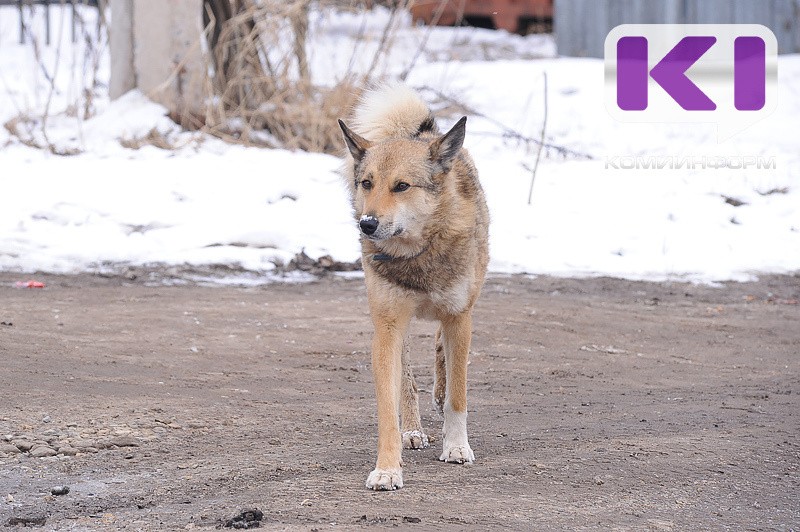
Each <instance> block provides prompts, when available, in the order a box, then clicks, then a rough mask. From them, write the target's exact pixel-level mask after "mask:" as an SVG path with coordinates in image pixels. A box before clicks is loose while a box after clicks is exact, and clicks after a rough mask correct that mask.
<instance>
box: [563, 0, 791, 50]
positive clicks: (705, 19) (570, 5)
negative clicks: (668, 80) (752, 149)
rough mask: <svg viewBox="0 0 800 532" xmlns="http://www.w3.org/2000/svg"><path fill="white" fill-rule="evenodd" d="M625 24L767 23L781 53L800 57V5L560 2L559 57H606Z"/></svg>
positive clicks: (737, 0) (710, 0)
mask: <svg viewBox="0 0 800 532" xmlns="http://www.w3.org/2000/svg"><path fill="white" fill-rule="evenodd" d="M620 24H763V25H764V26H766V27H768V28H769V29H771V30H772V32H773V33H774V34H775V37H777V39H778V53H781V54H791V53H800V0H659V1H655V0H555V6H554V14H553V26H554V28H553V31H554V33H555V38H556V45H557V46H558V53H559V54H560V55H567V56H587V57H603V45H604V42H605V39H606V35H607V34H608V32H609V31H610V30H611V29H612V28H613V27H615V26H618V25H620Z"/></svg>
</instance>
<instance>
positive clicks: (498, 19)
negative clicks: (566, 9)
mask: <svg viewBox="0 0 800 532" xmlns="http://www.w3.org/2000/svg"><path fill="white" fill-rule="evenodd" d="M440 11H441V14H440V15H439V19H438V21H437V20H436V15H437V14H438V13H439V12H440ZM411 15H412V17H413V19H414V22H417V21H422V22H424V23H425V24H432V23H436V24H438V25H440V26H453V25H455V24H460V23H462V22H466V23H468V24H470V25H476V26H484V27H494V28H496V29H503V30H506V31H510V32H518V33H528V32H529V31H530V30H531V29H532V28H533V29H540V28H542V27H551V26H552V20H553V0H419V1H416V2H414V3H413V4H412V6H411Z"/></svg>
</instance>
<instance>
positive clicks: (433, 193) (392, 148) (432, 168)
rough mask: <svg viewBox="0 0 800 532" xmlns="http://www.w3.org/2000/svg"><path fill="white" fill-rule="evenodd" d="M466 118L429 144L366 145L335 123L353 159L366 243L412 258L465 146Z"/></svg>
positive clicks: (391, 142)
mask: <svg viewBox="0 0 800 532" xmlns="http://www.w3.org/2000/svg"><path fill="white" fill-rule="evenodd" d="M466 122H467V118H466V117H463V118H461V120H459V121H458V122H457V123H456V125H455V126H453V128H452V129H451V130H450V131H448V132H447V133H445V134H444V135H442V136H440V137H436V138H433V139H432V140H421V139H390V140H386V141H383V142H377V143H374V142H370V141H369V140H367V139H365V138H363V137H361V136H360V135H358V134H356V133H355V132H353V131H352V130H350V128H348V127H347V125H346V124H345V123H344V122H342V121H341V120H339V126H340V127H341V128H342V132H343V133H344V140H345V143H346V144H347V148H348V149H349V150H350V155H352V157H353V187H354V188H353V194H354V197H353V204H354V207H355V210H356V216H357V218H358V220H359V228H360V229H361V233H362V234H363V235H364V237H365V238H367V239H369V240H371V241H373V242H375V243H376V245H377V246H378V247H379V248H381V249H383V250H385V251H389V252H392V251H394V252H395V253H397V252H399V254H401V255H404V254H413V252H414V250H416V251H419V248H420V247H422V246H424V242H423V240H424V239H425V237H426V232H425V228H426V227H428V225H429V222H430V220H431V218H432V217H433V216H434V213H435V211H436V209H437V206H438V204H439V200H440V195H441V194H442V193H443V189H444V188H445V185H446V183H445V181H446V179H447V175H448V173H449V172H450V169H451V168H452V166H453V163H454V161H455V160H456V158H457V156H458V153H459V151H460V150H461V146H462V145H463V143H464V134H465V130H466Z"/></svg>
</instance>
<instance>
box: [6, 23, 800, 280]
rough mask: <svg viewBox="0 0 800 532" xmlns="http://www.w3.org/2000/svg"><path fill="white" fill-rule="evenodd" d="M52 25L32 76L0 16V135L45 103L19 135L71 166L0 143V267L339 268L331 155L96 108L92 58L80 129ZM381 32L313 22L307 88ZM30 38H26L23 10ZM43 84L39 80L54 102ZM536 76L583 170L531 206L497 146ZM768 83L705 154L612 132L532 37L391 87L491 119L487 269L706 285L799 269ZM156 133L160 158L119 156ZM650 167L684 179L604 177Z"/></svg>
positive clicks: (547, 172)
mask: <svg viewBox="0 0 800 532" xmlns="http://www.w3.org/2000/svg"><path fill="white" fill-rule="evenodd" d="M84 15H85V16H86V17H87V18H89V17H91V12H90V11H86V12H85V13H84ZM52 17H53V22H54V28H55V29H54V31H53V33H54V41H56V42H57V41H58V39H57V37H58V34H59V28H64V30H63V34H62V35H61V42H62V45H61V46H60V47H59V46H56V44H55V42H54V44H53V45H51V46H44V44H43V42H42V43H40V46H39V50H40V53H41V57H42V63H43V65H44V68H42V67H41V66H39V65H38V64H37V61H36V60H35V57H34V51H33V47H31V46H30V45H26V46H21V45H19V44H18V29H17V28H18V22H19V21H18V19H17V15H16V10H15V9H14V8H0V122H2V123H5V122H7V121H8V120H10V119H12V118H13V117H15V116H18V115H19V114H21V113H22V114H25V115H28V116H35V115H37V114H38V115H41V114H42V112H43V110H44V109H45V107H46V106H47V105H48V101H49V102H50V103H49V108H50V114H51V117H50V118H49V120H48V123H47V127H46V131H47V138H46V139H45V138H44V136H43V135H42V132H41V130H42V127H41V124H33V130H32V133H33V135H34V138H35V139H37V141H39V142H49V143H51V144H52V145H54V146H55V147H56V148H57V151H61V152H65V153H78V154H76V155H72V156H68V157H67V156H57V155H53V154H51V153H49V152H48V151H47V150H42V149H37V148H34V147H29V146H27V145H24V144H22V143H20V142H19V141H18V139H16V138H15V137H13V136H12V135H10V133H9V132H8V131H7V130H6V129H0V186H2V188H0V270H10V271H35V270H42V271H51V272H77V271H94V270H99V269H104V268H111V267H114V266H118V265H124V264H131V265H142V264H149V263H164V264H171V265H182V264H192V265H210V264H224V265H235V266H238V267H241V268H244V269H246V270H251V271H253V272H269V271H270V270H273V269H274V268H275V264H276V263H282V262H286V261H288V260H289V259H291V258H292V257H293V256H294V255H295V254H296V253H298V252H300V251H301V250H305V252H306V253H307V254H308V255H310V256H312V257H319V256H321V255H326V254H329V255H331V256H333V258H334V259H337V260H342V261H352V260H354V259H356V258H357V257H358V254H359V253H358V237H357V232H356V230H355V226H354V223H353V221H352V218H351V215H350V211H349V204H348V201H347V198H346V195H345V191H344V188H343V187H342V186H341V183H340V178H339V177H338V175H337V173H336V172H337V169H338V167H339V164H340V163H339V161H338V160H337V159H336V158H334V157H330V156H326V155H316V154H307V153H300V152H294V153H292V152H287V151H281V150H266V149H257V148H244V147H240V146H231V145H226V144H223V143H222V142H220V141H218V140H215V139H211V138H208V137H205V136H202V135H199V134H195V133H182V132H180V131H178V129H177V127H176V126H175V125H174V124H172V123H171V122H170V121H169V120H168V119H167V118H166V117H165V116H164V109H162V108H161V107H159V106H158V105H156V104H153V103H151V102H149V101H148V100H146V98H144V97H143V96H142V95H141V94H138V93H135V92H134V93H130V94H128V95H127V96H125V97H123V98H122V99H120V100H118V101H116V102H109V101H108V97H107V89H106V85H107V79H108V71H109V68H108V62H109V58H108V50H107V47H105V46H102V45H101V46H99V47H98V50H97V54H96V60H97V77H98V79H99V80H100V81H101V83H100V85H99V87H98V88H97V90H96V91H95V95H94V99H93V102H92V106H93V107H94V109H95V111H97V114H96V115H95V116H94V117H93V118H91V119H89V120H79V119H77V118H75V114H76V113H75V111H76V110H77V111H79V110H80V107H81V106H80V105H79V106H78V108H76V107H75V106H74V105H72V104H74V103H75V102H76V101H82V99H83V95H82V92H81V90H82V88H83V87H86V86H89V83H88V82H87V81H86V80H87V78H90V77H91V76H92V73H93V68H92V65H91V62H90V63H89V64H87V63H86V61H85V58H86V57H87V54H86V53H85V50H84V48H83V47H84V44H83V43H79V44H78V45H74V46H73V45H72V44H71V42H70V39H69V20H68V17H63V16H62V15H61V13H60V10H58V9H54V10H53V15H52ZM386 18H387V13H386V12H384V11H377V12H375V13H372V14H370V15H369V16H368V17H367V18H366V19H362V17H361V16H359V15H343V14H336V13H333V12H330V11H326V12H324V13H317V14H314V16H313V20H312V22H313V28H312V29H313V31H312V32H311V38H310V44H309V48H310V50H309V55H310V62H311V68H312V72H313V73H314V76H315V77H316V80H317V81H318V82H321V83H329V82H332V81H335V80H336V79H337V78H339V77H341V76H343V75H344V73H345V72H347V71H348V69H352V70H355V71H358V70H359V69H363V68H366V67H367V65H368V64H369V63H370V61H371V58H372V54H371V50H373V49H374V48H375V47H376V46H377V42H378V39H379V33H380V31H382V28H383V24H384V23H385V20H386ZM29 22H31V23H32V24H33V27H34V28H37V27H40V26H41V12H39V15H38V16H37V17H34V18H33V19H31V20H30V21H29ZM402 24H403V27H402V29H401V31H400V32H399V33H398V35H397V39H396V41H395V43H394V46H393V48H392V53H391V54H390V56H389V57H388V58H386V60H385V61H382V62H381V63H380V64H379V69H380V70H381V71H382V72H385V73H386V74H387V75H390V76H391V75H397V74H399V73H401V72H403V71H404V70H405V69H406V68H407V67H408V66H409V63H410V61H411V58H412V57H413V56H414V54H415V52H416V50H417V49H418V47H419V42H420V40H421V39H422V37H423V36H424V34H425V30H424V29H423V28H415V27H412V26H411V24H410V20H408V19H407V18H406V19H404V20H403V21H402ZM87 28H89V31H91V28H92V22H91V20H90V21H89V22H88V26H87ZM362 28H363V36H362V39H360V40H359V41H357V42H356V41H354V40H353V38H352V36H353V35H356V34H357V33H359V31H361V29H362ZM354 47H357V53H356V54H353V53H352V51H353V48H354ZM56 65H57V66H56ZM44 71H47V75H48V76H53V77H54V78H55V80H56V84H55V87H56V89H55V90H54V91H53V92H52V95H51V94H50V90H49V89H50V87H49V84H48V83H47V82H46V76H45V74H44ZM544 72H546V73H547V78H548V84H549V88H548V98H549V112H548V124H547V142H549V143H551V144H554V145H558V146H564V147H566V148H569V149H570V150H573V151H574V152H578V153H582V154H586V155H587V156H589V158H584V157H576V156H567V157H563V156H561V155H559V154H558V153H557V151H556V150H553V149H550V150H546V151H545V152H544V154H543V155H544V156H543V159H542V161H541V163H540V166H539V169H538V173H537V176H536V183H535V187H534V192H533V204H532V205H530V206H529V205H528V204H527V195H528V188H529V185H530V179H531V170H530V168H532V167H533V164H534V160H535V155H536V150H535V147H534V146H525V145H524V143H522V142H520V141H518V140H516V139H514V138H511V137H509V136H508V135H504V132H507V131H508V130H512V131H516V132H517V133H520V134H523V135H526V136H530V137H538V135H539V131H540V129H541V125H542V119H543V73H544ZM778 72H779V90H780V93H779V104H778V105H779V106H778V110H777V111H776V112H775V113H774V114H773V115H771V116H770V117H769V118H767V119H765V120H763V121H761V122H759V123H757V124H755V125H754V126H752V127H751V128H749V129H748V130H746V131H745V132H743V133H741V134H739V135H737V136H736V137H734V138H732V139H730V140H728V141H726V142H723V143H720V144H718V143H717V141H716V129H715V126H714V125H713V124H691V125H687V124H627V123H619V122H615V121H614V120H612V119H611V118H610V116H609V115H608V114H607V112H606V111H605V108H604V104H603V66H602V62H601V61H600V60H594V59H568V58H556V57H555V51H554V47H553V43H552V41H551V40H550V39H549V38H546V37H541V36H530V37H527V38H522V37H518V36H511V35H508V34H505V33H503V32H491V31H486V30H476V29H468V28H461V29H454V28H437V29H435V30H434V31H433V32H432V33H431V35H430V39H429V41H428V46H427V51H426V52H425V53H423V54H422V55H421V56H420V58H419V60H418V61H417V62H416V64H415V65H414V66H413V68H412V69H411V72H410V75H409V77H408V82H409V83H410V84H411V85H412V86H415V87H420V88H424V89H423V95H425V96H426V97H431V98H432V97H433V92H432V91H431V90H430V89H431V88H433V89H435V90H437V91H440V92H443V93H445V94H448V95H451V96H453V97H455V98H457V99H458V100H459V101H461V102H463V103H465V104H467V105H468V106H469V107H470V108H472V109H475V110H476V111H478V112H479V113H480V114H481V115H483V116H487V117H491V120H489V119H486V118H482V117H480V116H472V117H470V120H469V122H468V126H467V127H468V133H467V140H466V146H467V147H468V148H469V149H470V151H471V152H472V154H473V156H474V158H475V160H476V163H477V165H478V168H479V170H480V172H481V179H482V182H483V185H484V188H485V189H486V192H487V197H488V201H489V206H490V210H491V213H492V227H491V254H492V262H491V264H490V269H491V270H492V271H493V272H527V273H532V274H553V275H560V276H594V275H610V276H617V277H624V278H633V279H651V280H656V279H688V280H693V281H701V282H711V281H716V280H725V279H746V278H750V277H752V276H754V275H757V274H758V273H761V272H764V273H766V272H770V273H787V272H793V271H797V270H800V140H799V139H798V127H797V124H798V123H800V56H796V55H795V56H782V57H781V58H780V61H779V71H778ZM65 111H66V112H65ZM78 114H79V113H78ZM457 118H458V116H453V117H451V120H455V119H457ZM448 125H449V124H443V126H445V127H446V126H448ZM154 129H155V130H156V131H158V132H160V133H161V134H163V135H165V136H166V137H167V138H169V140H170V141H171V142H172V143H173V144H176V145H177V146H178V147H177V148H175V149H173V150H162V149H159V148H156V147H153V146H144V147H142V148H141V149H138V150H137V149H130V148H125V147H123V145H122V144H121V143H120V141H121V140H127V141H131V140H135V139H139V138H142V137H144V136H146V135H147V134H148V133H149V132H150V131H151V130H154ZM651 156H656V157H662V158H664V157H671V158H673V159H674V160H679V159H680V158H684V157H690V158H691V160H693V161H695V162H696V163H697V164H694V168H690V169H687V168H686V167H684V168H682V169H668V168H663V169H661V170H633V169H630V170H626V169H623V168H615V166H618V165H619V162H620V161H630V160H632V158H634V157H643V158H648V157H651ZM703 157H705V158H706V159H705V160H706V161H707V162H708V163H709V164H707V165H706V167H705V168H703V167H702V166H703V165H702V164H699V161H701V160H702V158H703ZM737 157H753V158H756V157H761V158H762V160H764V161H770V162H771V163H772V165H771V166H772V167H770V168H766V169H756V168H754V167H750V168H747V169H733V168H712V167H713V166H715V165H716V163H715V161H716V162H719V161H722V160H724V161H737V160H739V159H734V158H737ZM720 158H722V159H720ZM726 199H727V201H726ZM739 202H741V204H740V205H738V206H734V205H733V204H738V203H739Z"/></svg>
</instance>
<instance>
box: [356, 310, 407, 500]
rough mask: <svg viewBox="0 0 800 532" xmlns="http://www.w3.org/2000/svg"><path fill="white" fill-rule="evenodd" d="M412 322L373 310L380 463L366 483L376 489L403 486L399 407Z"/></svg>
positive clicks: (394, 312)
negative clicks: (405, 337) (405, 348)
mask: <svg viewBox="0 0 800 532" xmlns="http://www.w3.org/2000/svg"><path fill="white" fill-rule="evenodd" d="M410 319H411V315H410V313H401V312H398V309H388V308H384V309H380V310H378V311H377V312H376V311H375V310H374V309H373V322H374V324H375V337H374V338H373V340H372V374H373V378H374V379H375V395H376V396H377V400H378V460H377V463H376V464H375V469H374V470H373V471H372V473H370V474H369V477H367V482H366V486H367V487H368V488H370V489H373V490H394V489H397V488H402V487H403V469H402V462H401V452H402V440H401V438H400V427H399V423H398V406H399V398H400V371H401V359H402V352H403V335H404V334H405V331H406V328H407V327H408V322H409V321H410Z"/></svg>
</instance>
